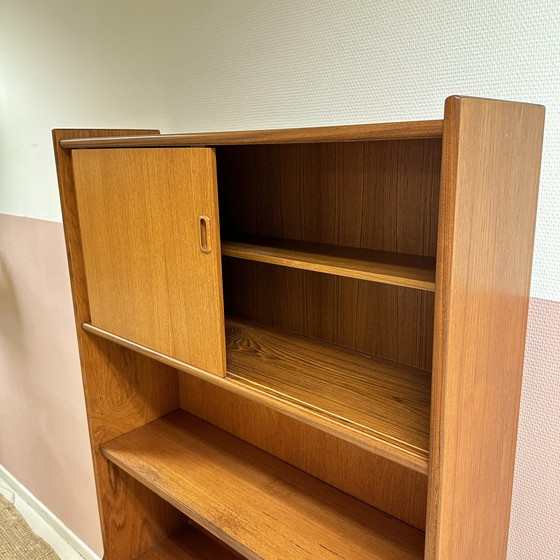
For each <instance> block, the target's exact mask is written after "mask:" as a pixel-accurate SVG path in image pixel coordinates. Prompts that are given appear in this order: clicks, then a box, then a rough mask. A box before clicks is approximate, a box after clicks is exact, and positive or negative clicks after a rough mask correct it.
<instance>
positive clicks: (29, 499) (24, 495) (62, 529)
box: [0, 465, 101, 560]
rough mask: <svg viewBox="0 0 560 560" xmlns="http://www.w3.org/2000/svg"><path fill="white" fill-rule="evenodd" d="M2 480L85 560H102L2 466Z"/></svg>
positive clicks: (0, 478)
mask: <svg viewBox="0 0 560 560" xmlns="http://www.w3.org/2000/svg"><path fill="white" fill-rule="evenodd" d="M0 480H2V481H3V482H4V483H5V484H6V485H7V486H9V487H10V489H11V490H13V492H14V493H15V494H16V496H18V497H20V498H21V499H22V500H24V501H25V502H26V503H27V505H29V507H31V508H32V509H33V510H34V511H35V512H36V513H37V514H38V515H40V516H41V517H42V518H43V519H44V520H45V521H46V522H47V523H48V524H49V525H50V526H51V527H52V529H53V530H54V531H56V532H57V533H58V534H59V535H60V537H61V538H62V539H64V540H65V541H66V542H68V543H69V544H70V546H72V547H73V548H74V549H75V550H76V551H77V552H78V553H79V554H80V555H81V556H83V558H84V560H101V559H100V558H99V556H98V555H97V554H95V552H93V550H92V549H91V548H90V547H89V546H88V545H87V544H86V543H85V542H84V541H83V540H82V539H80V537H78V535H76V534H75V533H74V532H73V531H72V530H71V529H69V528H68V527H67V526H66V525H65V524H64V523H63V522H62V521H61V520H60V519H59V518H58V517H57V516H56V515H55V514H54V513H53V512H52V511H50V510H49V509H48V508H47V507H46V506H45V505H44V504H43V503H42V502H40V501H39V500H38V499H37V498H36V497H35V496H34V495H33V494H32V493H31V492H30V491H29V490H28V489H27V488H26V487H25V486H23V484H21V483H20V482H19V481H18V480H16V479H15V478H14V476H13V475H12V474H11V473H9V472H8V471H7V470H6V469H5V468H4V467H3V466H2V465H0Z"/></svg>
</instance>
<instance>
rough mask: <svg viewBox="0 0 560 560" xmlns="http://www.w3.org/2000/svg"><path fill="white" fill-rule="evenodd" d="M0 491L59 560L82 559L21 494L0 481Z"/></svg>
mask: <svg viewBox="0 0 560 560" xmlns="http://www.w3.org/2000/svg"><path fill="white" fill-rule="evenodd" d="M0 493H1V494H2V495H3V496H4V497H5V498H6V499H7V500H9V501H10V502H11V503H13V504H14V505H15V506H16V509H17V510H18V511H19V512H20V513H21V515H22V516H23V517H24V519H25V520H26V521H27V523H29V526H30V527H31V529H32V530H33V532H34V533H35V534H37V535H39V536H40V537H41V538H42V539H44V540H45V541H46V542H48V543H49V544H50V545H51V546H52V548H53V549H54V551H55V552H56V553H57V554H58V556H59V557H60V560H84V558H83V556H82V555H81V554H79V553H78V552H77V551H76V550H75V549H74V548H73V547H72V546H71V545H70V544H69V543H68V542H66V541H65V540H64V539H63V538H62V537H61V536H60V535H59V534H58V533H57V532H56V531H55V530H54V529H53V528H52V527H51V526H50V525H49V523H48V522H47V521H45V520H44V519H43V518H42V517H41V516H40V515H39V514H38V513H37V512H36V511H35V510H34V509H33V508H32V507H31V506H30V505H29V504H28V503H27V502H26V501H25V500H24V499H23V498H22V497H21V496H19V495H17V494H16V493H15V492H14V491H13V490H12V489H11V488H9V487H8V486H6V485H4V484H3V483H2V482H0Z"/></svg>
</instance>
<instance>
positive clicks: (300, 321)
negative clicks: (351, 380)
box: [222, 257, 434, 370]
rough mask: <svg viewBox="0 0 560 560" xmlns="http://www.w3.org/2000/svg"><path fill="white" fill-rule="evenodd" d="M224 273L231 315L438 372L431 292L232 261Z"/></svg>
mask: <svg viewBox="0 0 560 560" xmlns="http://www.w3.org/2000/svg"><path fill="white" fill-rule="evenodd" d="M222 270H223V275H224V303H225V311H226V315H229V316H232V317H238V318H240V319H243V320H249V321H258V322H260V323H263V324H266V325H269V326H272V327H277V328H280V329H283V330H286V331H290V332H293V333H294V334H300V335H303V336H308V337H310V338H315V339H317V340H320V341H323V342H328V343H331V344H335V345H337V346H343V347H345V348H348V349H350V350H356V351H358V352H363V353H365V354H370V355H372V356H378V357H380V358H384V359H388V360H391V361H395V362H400V363H402V364H406V365H410V366H412V367H417V368H419V369H424V370H428V369H431V367H432V341H433V325H434V323H433V312H434V307H433V306H434V293H433V292H428V291H424V290H416V289H410V288H403V287H400V286H392V285H390V284H380V283H377V282H369V281H366V280H357V279H354V278H346V277H343V276H333V275H330V274H320V273H317V272H312V271H307V270H299V269H295V268H288V267H282V266H275V265H270V264H266V263H260V262H252V261H246V260H241V259H234V258H231V257H224V259H223V261H222Z"/></svg>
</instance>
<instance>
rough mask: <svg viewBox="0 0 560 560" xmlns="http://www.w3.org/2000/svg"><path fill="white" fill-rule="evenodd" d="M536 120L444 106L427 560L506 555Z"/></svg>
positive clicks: (524, 111)
mask: <svg viewBox="0 0 560 560" xmlns="http://www.w3.org/2000/svg"><path fill="white" fill-rule="evenodd" d="M543 120H544V108H543V107H541V106H538V105H527V104H518V103H509V102H500V101H491V100H483V99H474V98H460V97H456V98H453V97H452V98H449V99H448V100H447V102H446V110H445V132H444V139H443V142H444V154H443V177H442V197H441V209H440V232H439V248H438V270H437V286H438V289H437V292H436V293H437V302H436V336H435V353H434V379H433V382H434V387H433V401H432V402H433V407H432V442H431V450H430V458H431V467H430V495H429V504H430V505H429V508H428V533H427V551H426V559H427V560H434V559H437V560H450V559H453V560H472V559H473V558H476V559H477V560H503V559H504V558H505V557H506V549H507V536H508V525H509V512H510V503H511V490H512V479H513V466H514V459H515V443H516V434H517V419H518V411H519V396H520V390H521V376H522V370H523V354H524V346H525V331H526V322H527V307H528V300H529V283H530V277H531V261H532V248H533V235H534V227H535V215H536V204H537V189H538V180H539V170H540V156H541V147H542V133H543Z"/></svg>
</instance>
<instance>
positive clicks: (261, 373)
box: [226, 319, 431, 461]
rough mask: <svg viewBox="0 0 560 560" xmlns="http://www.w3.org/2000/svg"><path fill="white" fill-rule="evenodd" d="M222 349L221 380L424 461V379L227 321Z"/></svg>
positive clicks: (415, 372) (427, 379) (427, 378)
mask: <svg viewBox="0 0 560 560" xmlns="http://www.w3.org/2000/svg"><path fill="white" fill-rule="evenodd" d="M226 346H227V365H228V376H233V377H235V378H236V379H237V380H239V381H246V382H247V383H249V384H255V385H257V386H259V387H260V388H261V389H262V390H264V391H266V392H269V393H270V394H272V395H279V396H281V397H283V398H284V399H287V400H291V401H294V402H297V403H299V404H301V405H302V406H305V407H309V408H310V409H312V410H317V411H320V412H321V413H323V414H324V415H325V416H329V417H331V418H333V419H335V420H336V421H338V422H340V423H342V424H345V425H352V426H354V427H355V428H357V429H360V430H362V431H364V432H366V433H371V434H372V435H374V436H375V437H377V438H379V439H381V440H383V441H386V442H387V443H388V444H389V445H392V446H395V447H398V448H400V449H402V450H403V451H405V452H407V453H410V454H414V455H417V456H418V457H420V458H423V459H425V460H426V461H427V459H428V441H429V424H430V384H431V374H430V372H427V371H422V370H419V369H417V368H412V367H410V366H403V365H402V364H398V363H397V362H390V361H387V360H380V359H372V358H371V357H370V356H368V355H366V354H361V353H358V352H352V351H349V350H344V349H342V348H338V347H336V346H333V345H330V344H325V343H321V342H315V341H313V340H312V339H309V338H307V337H301V336H296V335H293V334H287V333H285V332H283V331H279V330H277V329H271V328H267V327H263V326H262V325H260V324H259V323H252V322H241V321H235V320H231V319H228V320H227V321H226Z"/></svg>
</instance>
